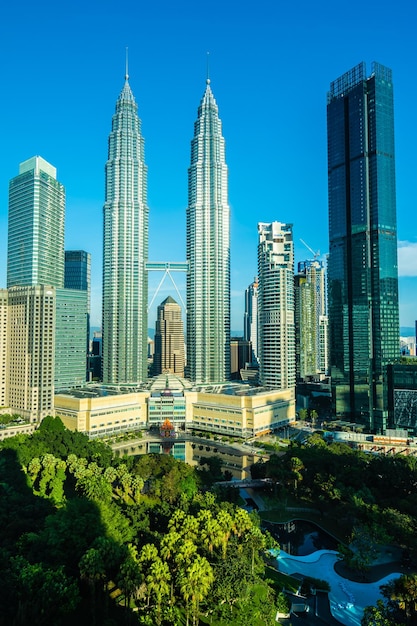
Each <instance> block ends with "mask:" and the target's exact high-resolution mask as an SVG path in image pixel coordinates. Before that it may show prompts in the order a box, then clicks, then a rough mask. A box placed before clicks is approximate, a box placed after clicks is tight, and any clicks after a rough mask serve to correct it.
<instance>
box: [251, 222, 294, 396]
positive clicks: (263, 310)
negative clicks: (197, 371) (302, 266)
mask: <svg viewBox="0 0 417 626" xmlns="http://www.w3.org/2000/svg"><path fill="white" fill-rule="evenodd" d="M258 234H259V243H258V281H259V286H258V289H259V294H258V316H259V326H258V328H259V360H260V380H261V383H262V385H264V386H265V387H267V388H269V389H294V388H295V328H294V248H293V235H292V224H283V223H281V222H272V223H271V224H265V223H259V224H258Z"/></svg>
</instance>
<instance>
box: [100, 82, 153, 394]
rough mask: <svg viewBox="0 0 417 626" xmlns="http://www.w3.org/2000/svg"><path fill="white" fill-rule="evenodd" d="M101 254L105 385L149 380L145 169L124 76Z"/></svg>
mask: <svg viewBox="0 0 417 626" xmlns="http://www.w3.org/2000/svg"><path fill="white" fill-rule="evenodd" d="M105 171H106V196H105V204H104V210H103V213H104V249H103V381H104V382H105V383H109V384H117V383H137V382H142V381H144V380H146V378H147V338H148V315H147V306H148V277H147V271H146V261H147V260H148V222H149V209H148V205H147V167H146V165H145V156H144V140H143V137H142V133H141V121H140V119H139V117H138V111H137V104H136V102H135V98H134V96H133V94H132V91H131V88H130V85H129V82H128V75H127V74H126V80H125V84H124V87H123V89H122V92H121V94H120V96H119V98H118V100H117V103H116V111H115V114H114V115H113V120H112V130H111V133H110V135H109V142H108V160H107V163H106V169H105Z"/></svg>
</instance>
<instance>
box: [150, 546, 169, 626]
mask: <svg viewBox="0 0 417 626" xmlns="http://www.w3.org/2000/svg"><path fill="white" fill-rule="evenodd" d="M170 581H171V574H170V572H169V567H168V564H167V563H164V561H162V560H161V559H160V558H159V557H158V558H157V559H156V560H155V561H153V563H152V564H151V567H150V571H149V574H148V576H147V577H146V582H147V584H148V589H149V592H150V593H151V594H153V595H154V596H155V602H156V623H157V625H158V626H160V624H161V622H162V600H163V598H164V597H165V596H169V593H170V584H169V583H170Z"/></svg>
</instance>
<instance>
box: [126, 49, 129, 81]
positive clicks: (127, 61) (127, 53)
mask: <svg viewBox="0 0 417 626" xmlns="http://www.w3.org/2000/svg"><path fill="white" fill-rule="evenodd" d="M128 79H129V48H128V47H127V46H126V73H125V80H128Z"/></svg>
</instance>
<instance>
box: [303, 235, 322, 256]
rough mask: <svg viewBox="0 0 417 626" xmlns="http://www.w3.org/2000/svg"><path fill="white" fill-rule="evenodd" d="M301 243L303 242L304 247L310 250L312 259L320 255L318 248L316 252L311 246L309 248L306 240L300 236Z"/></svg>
mask: <svg viewBox="0 0 417 626" xmlns="http://www.w3.org/2000/svg"><path fill="white" fill-rule="evenodd" d="M300 241H301V243H303V244H304V245H305V247H306V248H307V250H310V252H311V254H312V255H313V257H314V260H315V261H316V259H317V258H318V257H319V256H320V250H317V252H314V250H313V248H310V246H309V245H308V244H306V242H305V241H304V239H301V238H300Z"/></svg>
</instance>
